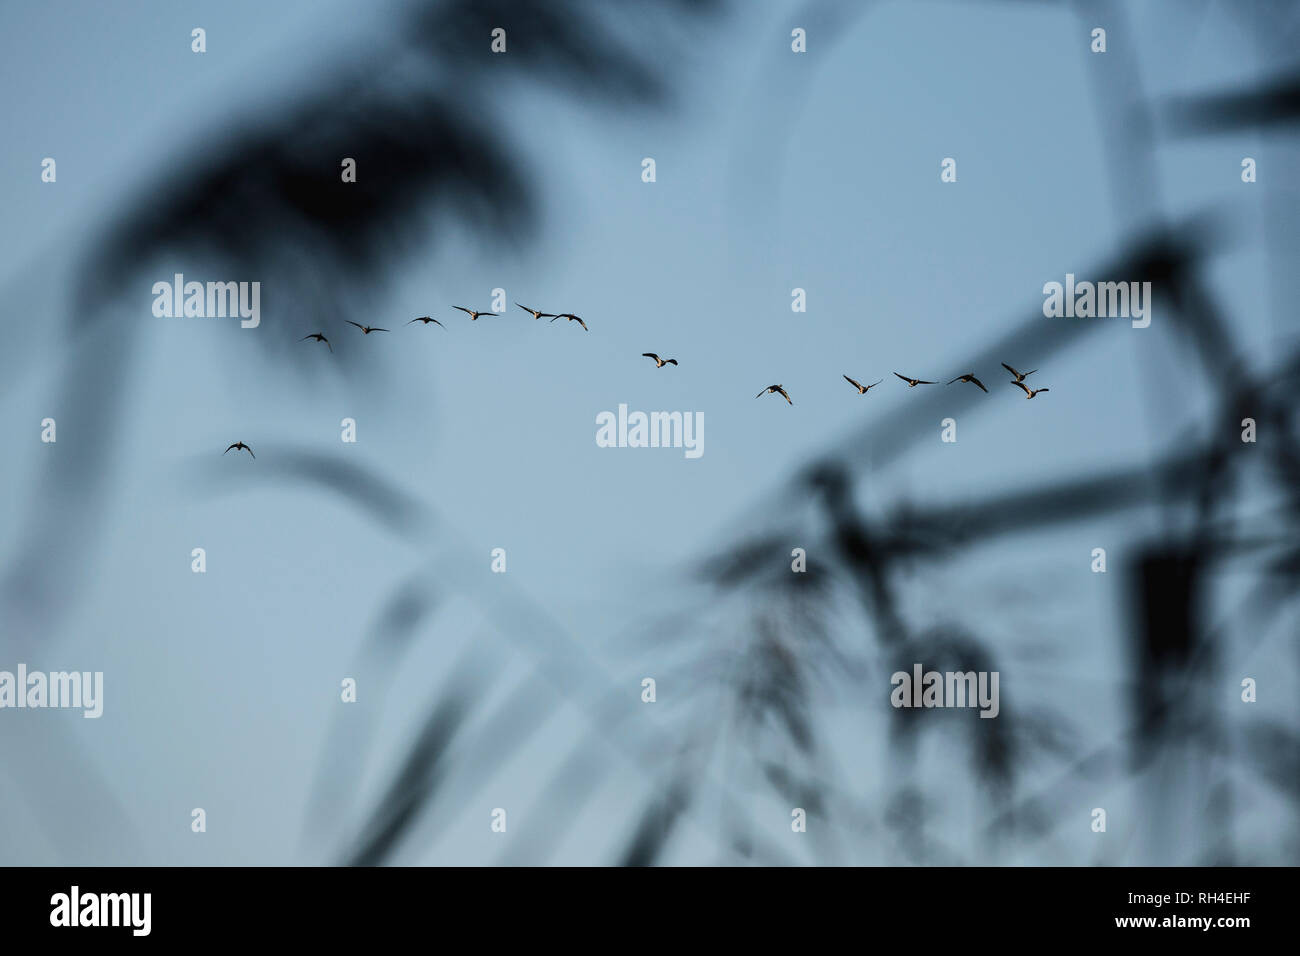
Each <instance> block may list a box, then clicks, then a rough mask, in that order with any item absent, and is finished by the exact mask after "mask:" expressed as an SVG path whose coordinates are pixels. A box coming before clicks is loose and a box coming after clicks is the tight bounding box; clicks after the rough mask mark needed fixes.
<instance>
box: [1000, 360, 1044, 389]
mask: <svg viewBox="0 0 1300 956" xmlns="http://www.w3.org/2000/svg"><path fill="white" fill-rule="evenodd" d="M1002 367H1003V368H1004V369H1006V370H1007V371H1008V372H1010V373H1011V374H1012V375H1014V376H1015V380H1014V381H1013V382H1012V383H1011V384H1013V385H1019V384H1020V383H1021V382H1023V381H1024V380H1025V379H1027V378H1028V377H1029V376H1031V375H1033V374H1034V373H1035V372H1037V371H1038V369H1036V368H1031V369H1030V370H1029V371H1028V372H1017V371H1016V370H1015V369H1013V368H1012V367H1011V366H1010V365H1008V364H1007V363H1006V362H1003V363H1002Z"/></svg>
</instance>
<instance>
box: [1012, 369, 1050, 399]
mask: <svg viewBox="0 0 1300 956" xmlns="http://www.w3.org/2000/svg"><path fill="white" fill-rule="evenodd" d="M1025 374H1026V375H1028V374H1029V373H1028V372H1026V373H1025ZM1011 384H1012V385H1014V386H1016V387H1017V388H1019V389H1020V390H1021V391H1023V392H1024V393H1025V398H1033V397H1034V396H1035V395H1037V394H1038V393H1039V392H1050V391H1051V389H1050V388H1047V387H1043V388H1036V389H1034V390H1033V391H1030V390H1029V386H1028V385H1026V384H1025V383H1024V382H1012V383H1011Z"/></svg>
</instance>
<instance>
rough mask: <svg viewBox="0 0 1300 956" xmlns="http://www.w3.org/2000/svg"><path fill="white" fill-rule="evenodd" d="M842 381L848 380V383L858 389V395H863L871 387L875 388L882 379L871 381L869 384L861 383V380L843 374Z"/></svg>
mask: <svg viewBox="0 0 1300 956" xmlns="http://www.w3.org/2000/svg"><path fill="white" fill-rule="evenodd" d="M844 381H846V382H848V383H849V384H850V385H852V386H853V387H854V388H856V389H857V390H858V394H859V395H865V394H867V392H869V391H871V390H872V389H873V388H875V387H876V386H877V385H879V384H880V382H883V381H884V379H883V378H882V379H881V380H880V382H872V383H871V384H870V385H863V384H862V383H861V382H855V381H854V380H853V379H851V378H849V377H848V376H847V375H845V376H844Z"/></svg>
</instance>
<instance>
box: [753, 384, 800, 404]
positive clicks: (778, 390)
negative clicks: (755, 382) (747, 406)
mask: <svg viewBox="0 0 1300 956" xmlns="http://www.w3.org/2000/svg"><path fill="white" fill-rule="evenodd" d="M768 392H776V393H777V394H778V395H780V396H781V397H782V398H784V399H785V400H786V401H787V402H790V396H789V395H787V394H786V391H785V386H784V385H769V386H768V387H767V388H765V389H763V390H762V391H761V392H759V393H758V394H757V395H755V396H754V397H755V398H762V397H763V396H764V395H766V394H767V393H768ZM790 404H791V405H793V404H794V402H790Z"/></svg>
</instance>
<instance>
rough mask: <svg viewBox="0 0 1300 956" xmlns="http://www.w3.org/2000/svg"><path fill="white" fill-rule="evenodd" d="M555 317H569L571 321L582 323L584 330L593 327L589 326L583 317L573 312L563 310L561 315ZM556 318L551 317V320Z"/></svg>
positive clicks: (588, 330) (586, 330) (587, 330)
mask: <svg viewBox="0 0 1300 956" xmlns="http://www.w3.org/2000/svg"><path fill="white" fill-rule="evenodd" d="M555 319H568V320H569V321H570V322H577V323H578V324H579V325H581V326H582V331H584V332H590V331H591V329H589V328H587V323H586V322H584V321H582V319H580V318H578V317H577V316H576V315H574V314H573V313H572V312H561V313H560V314H559V315H557V316H556V317H555ZM555 319H551V321H552V322H554V321H555Z"/></svg>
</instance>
